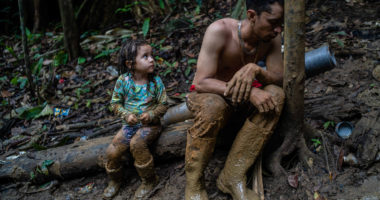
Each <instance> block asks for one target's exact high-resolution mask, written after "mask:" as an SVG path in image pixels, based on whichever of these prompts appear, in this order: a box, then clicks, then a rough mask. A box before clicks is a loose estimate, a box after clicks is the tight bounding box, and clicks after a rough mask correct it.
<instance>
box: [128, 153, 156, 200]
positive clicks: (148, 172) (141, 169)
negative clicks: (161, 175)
mask: <svg viewBox="0 0 380 200" xmlns="http://www.w3.org/2000/svg"><path fill="white" fill-rule="evenodd" d="M135 167H136V170H137V173H138V174H139V176H140V177H141V185H140V186H139V188H137V190H136V192H135V195H134V197H133V199H134V200H141V199H144V198H145V197H146V195H147V194H149V193H150V192H151V191H152V190H153V189H154V187H155V186H156V185H157V184H158V176H157V175H156V173H155V171H154V164H153V157H151V159H150V160H149V161H148V162H147V163H146V164H144V165H138V164H137V163H135Z"/></svg>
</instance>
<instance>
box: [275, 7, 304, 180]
mask: <svg viewBox="0 0 380 200" xmlns="http://www.w3.org/2000/svg"><path fill="white" fill-rule="evenodd" d="M284 34H285V43H284V48H285V49H284V50H285V53H284V66H285V70H284V81H283V89H284V92H285V95H286V103H285V107H284V111H283V114H282V119H281V120H280V124H279V127H280V129H279V131H281V132H283V133H284V134H283V135H285V138H284V141H283V143H282V144H281V146H280V147H279V148H278V149H277V150H276V151H275V152H274V153H273V154H272V156H271V158H270V166H269V167H270V169H271V171H272V172H273V173H274V174H275V176H281V175H284V174H286V171H285V169H284V168H283V167H282V166H281V164H280V163H281V159H282V158H283V157H284V156H286V155H289V154H290V153H291V152H293V151H294V150H295V149H296V148H300V150H301V151H300V152H304V151H303V150H304V149H303V148H306V145H305V140H304V137H303V120H304V87H305V86H304V82H305V2H304V0H287V1H285V33H284Z"/></svg>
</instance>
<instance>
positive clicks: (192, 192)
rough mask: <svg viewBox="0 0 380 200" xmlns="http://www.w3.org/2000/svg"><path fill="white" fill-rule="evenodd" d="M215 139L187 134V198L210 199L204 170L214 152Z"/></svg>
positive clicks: (195, 199)
mask: <svg viewBox="0 0 380 200" xmlns="http://www.w3.org/2000/svg"><path fill="white" fill-rule="evenodd" d="M214 146H215V139H213V138H193V137H191V136H190V134H188V135H187V145H186V159H185V160H186V165H185V171H186V189H185V199H186V200H208V196H207V192H206V189H205V184H204V180H203V171H204V169H205V168H206V166H207V164H208V161H209V160H210V157H211V155H212V153H213V150H214Z"/></svg>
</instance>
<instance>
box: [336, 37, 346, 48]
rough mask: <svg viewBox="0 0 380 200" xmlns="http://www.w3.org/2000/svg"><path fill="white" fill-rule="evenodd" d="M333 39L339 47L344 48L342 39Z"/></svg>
mask: <svg viewBox="0 0 380 200" xmlns="http://www.w3.org/2000/svg"><path fill="white" fill-rule="evenodd" d="M335 40H336V42H337V43H338V45H339V46H340V47H342V48H344V42H343V41H342V40H339V39H335Z"/></svg>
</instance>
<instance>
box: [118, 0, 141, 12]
mask: <svg viewBox="0 0 380 200" xmlns="http://www.w3.org/2000/svg"><path fill="white" fill-rule="evenodd" d="M136 5H148V2H146V1H134V2H132V3H130V4H127V5H125V6H124V7H123V8H118V9H116V10H115V13H116V14H117V13H127V12H131V11H132V7H134V6H136Z"/></svg>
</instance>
